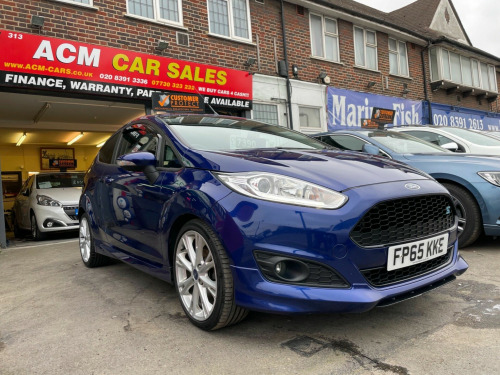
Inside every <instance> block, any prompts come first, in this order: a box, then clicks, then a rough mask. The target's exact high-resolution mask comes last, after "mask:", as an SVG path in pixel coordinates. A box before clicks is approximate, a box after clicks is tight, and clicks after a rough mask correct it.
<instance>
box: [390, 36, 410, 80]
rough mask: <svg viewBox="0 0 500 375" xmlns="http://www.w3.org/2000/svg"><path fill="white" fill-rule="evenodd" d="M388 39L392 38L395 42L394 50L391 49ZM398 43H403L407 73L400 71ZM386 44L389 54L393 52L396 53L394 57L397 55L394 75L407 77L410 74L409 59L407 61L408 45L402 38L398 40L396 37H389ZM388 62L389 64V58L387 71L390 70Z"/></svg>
mask: <svg viewBox="0 0 500 375" xmlns="http://www.w3.org/2000/svg"><path fill="white" fill-rule="evenodd" d="M390 40H393V41H395V42H396V50H391V44H390ZM400 43H403V44H404V45H405V54H406V72H407V74H403V73H402V72H401V55H400V51H399V45H400ZM387 46H388V49H389V55H391V54H393V55H396V57H397V62H398V72H397V74H396V75H398V76H401V77H409V76H410V64H409V61H408V46H407V45H406V42H404V41H402V40H398V39H396V38H392V37H389V40H388V41H387ZM390 64H391V60H390V59H389V72H390V71H391V68H390ZM391 74H394V73H391Z"/></svg>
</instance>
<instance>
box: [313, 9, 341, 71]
mask: <svg viewBox="0 0 500 375" xmlns="http://www.w3.org/2000/svg"><path fill="white" fill-rule="evenodd" d="M312 16H316V17H320V18H321V30H322V34H321V43H322V45H323V56H318V55H315V54H314V52H313V35H312V30H313V29H312V18H311V17H312ZM325 19H329V20H331V21H335V29H336V30H335V33H330V32H327V31H326V21H325ZM309 30H310V32H309V34H310V36H311V56H312V57H316V58H320V59H325V60H327V61H333V62H337V63H339V62H340V46H339V21H338V20H337V19H336V18H332V17H325V16H323V15H321V14H318V13H310V14H309ZM327 36H329V37H331V38H334V39H335V42H336V44H335V48H337V58H338V59H337V60H331V59H329V58H327V57H326V37H327Z"/></svg>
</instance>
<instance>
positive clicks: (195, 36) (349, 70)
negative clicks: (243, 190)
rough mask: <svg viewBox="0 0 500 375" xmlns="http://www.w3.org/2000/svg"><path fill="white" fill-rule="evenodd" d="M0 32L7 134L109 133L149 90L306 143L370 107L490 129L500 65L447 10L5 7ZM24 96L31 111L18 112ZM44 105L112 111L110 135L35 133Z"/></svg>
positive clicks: (252, 1)
mask: <svg viewBox="0 0 500 375" xmlns="http://www.w3.org/2000/svg"><path fill="white" fill-rule="evenodd" d="M0 23H1V29H2V32H1V34H0V51H1V53H0V56H1V57H0V64H1V66H0V99H2V101H3V102H4V103H9V105H8V106H6V107H7V108H4V109H3V110H2V111H1V113H0V117H1V118H2V119H1V120H0V127H3V128H5V129H7V128H13V127H15V128H17V129H20V128H22V129H28V130H36V129H37V128H39V127H42V126H46V127H47V129H54V130H56V129H74V130H76V131H87V132H88V131H90V132H91V131H102V130H109V131H111V130H113V129H115V128H116V127H118V126H119V125H121V124H122V122H124V121H126V120H127V116H128V117H130V116H132V115H140V114H141V113H149V112H150V111H151V98H150V94H151V93H152V92H153V91H168V92H171V93H199V94H202V95H203V96H205V99H204V100H205V102H206V103H207V106H206V111H207V112H211V111H212V110H215V111H217V112H218V113H224V114H234V115H239V116H246V117H253V118H257V119H262V120H266V121H269V122H271V123H274V124H277V125H281V126H289V127H293V128H294V129H296V130H300V131H304V132H308V133H313V132H317V131H323V130H327V129H329V128H330V129H333V128H336V127H342V126H359V124H360V122H361V120H362V119H363V118H366V117H369V116H370V115H371V109H372V107H374V106H377V107H390V108H394V109H395V110H396V120H395V123H396V124H397V125H404V124H410V123H432V122H433V123H439V124H441V123H442V124H444V123H446V124H448V125H458V126H465V127H472V126H473V125H474V126H476V125H477V127H479V124H481V127H479V128H483V129H486V128H487V127H488V126H490V127H495V126H497V125H498V124H499V122H500V121H499V119H500V116H499V115H498V114H497V113H498V99H497V95H498V83H497V75H498V74H497V70H496V69H497V68H496V67H497V65H498V64H499V62H500V59H499V58H497V57H495V56H492V55H490V54H488V53H486V52H484V51H481V50H479V49H476V48H474V47H473V46H472V45H471V42H470V40H469V38H468V36H467V33H466V31H465V30H464V28H463V26H462V24H461V22H460V18H459V16H458V14H457V12H456V10H455V8H454V6H453V3H452V1H451V0H417V1H416V2H414V3H412V4H410V5H408V6H406V7H404V8H401V9H399V10H396V11H393V12H391V13H384V12H381V11H378V10H376V9H373V8H370V7H367V6H364V5H361V4H359V3H356V2H355V1H350V0H319V1H308V0H290V1H278V0H208V1H198V0H193V1H187V0H185V1H181V0H116V1H101V0H34V1H11V0H3V1H1V2H0ZM172 64H173V65H172ZM42 78H43V79H42ZM12 95H19V96H18V97H16V96H12ZM26 95H35V96H43V100H40V102H42V104H39V107H36V106H35V107H34V108H28V109H26V108H23V105H22V104H20V103H21V102H23V103H25V104H24V105H26V103H27V102H29V100H26ZM13 97H14V98H16V99H15V100H12V99H11V98H13ZM47 97H48V98H51V97H56V98H70V99H71V100H72V102H71V103H73V104H75V105H77V104H78V103H80V104H81V105H80V107H79V108H80V109H81V108H85V109H86V110H85V112H86V114H88V113H90V112H92V111H91V107H92V105H91V104H95V102H96V101H97V102H98V103H97V106H99V105H100V104H99V103H101V102H102V103H103V104H102V105H106V103H113V105H108V107H117V105H116V103H121V104H123V106H122V107H123V108H124V110H123V111H119V112H112V108H108V111H110V113H113V115H114V117H115V123H99V122H98V121H96V122H94V123H91V121H87V122H84V123H80V124H79V123H78V121H77V120H76V119H75V116H71V118H65V119H60V118H59V120H58V121H52V123H51V122H50V121H46V122H44V121H43V120H44V118H45V116H46V114H47V108H48V110H49V111H55V109H56V107H57V104H56V102H57V100H50V99H47ZM87 101H92V102H88V103H87ZM43 102H44V103H46V104H43ZM208 104H209V105H208ZM15 106H19V108H23V112H25V113H26V112H29V111H30V110H31V111H32V112H33V113H31V115H30V116H31V117H30V118H29V119H28V120H26V121H24V122H23V121H18V119H17V118H16V117H15V116H14V115H15V114H16V111H13V110H12V109H13V107H15ZM68 106H69V104H67V105H66V107H68ZM44 108H45V109H44ZM125 108H126V109H125ZM76 110H77V109H75V111H76ZM18 115H19V114H18ZM18 117H19V116H18ZM60 117H61V116H60ZM94 117H96V118H97V116H94ZM35 120H38V121H35ZM122 120H123V121H122ZM472 120H475V121H474V122H473V121H472ZM55 122H57V123H58V124H57V125H54V123H55ZM62 123H64V124H65V125H61V124H62ZM75 124H79V125H75ZM0 156H1V155H0Z"/></svg>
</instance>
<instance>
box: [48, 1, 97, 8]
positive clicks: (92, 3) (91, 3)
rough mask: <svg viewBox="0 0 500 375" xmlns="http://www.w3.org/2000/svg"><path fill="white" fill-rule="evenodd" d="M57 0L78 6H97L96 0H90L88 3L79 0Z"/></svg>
mask: <svg viewBox="0 0 500 375" xmlns="http://www.w3.org/2000/svg"><path fill="white" fill-rule="evenodd" d="M55 1H57V2H59V3H66V4H71V5H76V6H79V7H85V8H93V9H95V7H94V0H89V3H88V4H85V3H80V2H79V1H76V0H55Z"/></svg>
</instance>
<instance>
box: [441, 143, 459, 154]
mask: <svg viewBox="0 0 500 375" xmlns="http://www.w3.org/2000/svg"><path fill="white" fill-rule="evenodd" d="M441 147H442V148H445V149H447V150H450V151H453V152H457V151H458V144H457V143H455V142H450V143H445V144H443V145H441Z"/></svg>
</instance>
